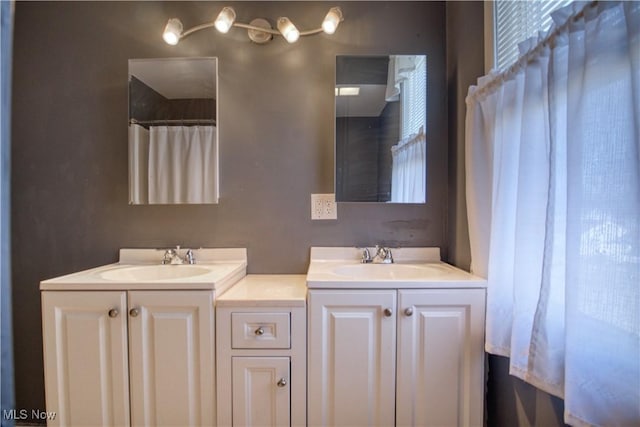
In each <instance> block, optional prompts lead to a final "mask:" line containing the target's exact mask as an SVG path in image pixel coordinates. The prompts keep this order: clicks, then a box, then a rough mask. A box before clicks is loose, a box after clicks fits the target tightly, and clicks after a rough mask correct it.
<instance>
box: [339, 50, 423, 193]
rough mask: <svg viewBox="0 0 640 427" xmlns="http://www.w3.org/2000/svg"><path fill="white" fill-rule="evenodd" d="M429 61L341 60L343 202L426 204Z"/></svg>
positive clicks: (414, 57) (396, 57) (387, 58)
mask: <svg viewBox="0 0 640 427" xmlns="http://www.w3.org/2000/svg"><path fill="white" fill-rule="evenodd" d="M426 97H427V57H426V56H425V55H386V56H362V55H359V56H350V55H349V56H348V55H344V56H343V55H339V56H337V57H336V86H335V101H336V106H335V126H336V138H335V161H336V164H335V171H336V180H335V191H336V201H338V202H382V203H425V201H426V165H427V155H426V132H427V129H426V118H427V107H426Z"/></svg>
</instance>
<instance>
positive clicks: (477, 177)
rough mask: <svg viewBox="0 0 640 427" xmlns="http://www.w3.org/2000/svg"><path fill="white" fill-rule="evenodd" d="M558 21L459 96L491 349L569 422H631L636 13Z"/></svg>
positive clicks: (638, 408)
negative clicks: (507, 66)
mask: <svg viewBox="0 0 640 427" xmlns="http://www.w3.org/2000/svg"><path fill="white" fill-rule="evenodd" d="M553 19H554V22H555V25H554V26H553V27H552V28H551V30H550V32H549V34H541V35H540V36H539V37H538V39H537V40H529V41H527V42H526V43H523V44H522V45H521V52H522V54H523V55H525V58H524V59H523V60H521V61H519V63H518V64H517V65H516V66H514V67H513V68H512V69H511V70H510V71H509V72H507V73H505V74H502V75H489V76H487V77H485V78H482V79H480V80H479V81H478V86H477V87H472V88H470V90H469V96H468V98H467V106H468V110H467V122H466V131H467V132H466V137H467V141H466V159H467V169H466V170H467V203H468V207H469V209H468V214H469V227H470V240H471V253H472V269H473V271H474V272H475V273H477V274H480V275H482V276H484V277H487V278H488V290H487V292H488V295H487V297H488V299H487V329H486V331H487V332H486V334H487V335H486V349H487V351H489V352H491V353H494V354H500V355H504V356H508V357H509V358H510V363H511V373H512V374H513V375H516V376H518V377H520V378H522V379H524V380H525V381H528V382H530V383H532V384H534V385H535V386H537V387H539V388H541V389H542V390H545V391H547V392H549V393H552V394H554V395H556V396H559V397H562V398H564V399H565V421H566V422H567V423H569V424H571V425H599V426H618V425H619V426H622V425H638V424H639V423H640V114H639V113H640V2H598V3H593V4H589V5H585V3H584V2H581V3H574V4H572V5H570V6H568V7H566V8H563V9H561V10H559V11H556V12H555V13H554V14H553ZM543 39H546V41H549V43H541V42H542V41H543Z"/></svg>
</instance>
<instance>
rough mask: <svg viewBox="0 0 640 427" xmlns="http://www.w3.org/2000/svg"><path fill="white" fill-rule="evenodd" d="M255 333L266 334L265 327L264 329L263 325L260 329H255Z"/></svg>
mask: <svg viewBox="0 0 640 427" xmlns="http://www.w3.org/2000/svg"><path fill="white" fill-rule="evenodd" d="M254 333H255V334H256V335H258V336H260V335H264V329H262V326H260V327H259V328H258V329H256V330H255V332H254Z"/></svg>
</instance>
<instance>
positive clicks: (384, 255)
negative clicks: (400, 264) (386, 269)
mask: <svg viewBox="0 0 640 427" xmlns="http://www.w3.org/2000/svg"><path fill="white" fill-rule="evenodd" d="M375 258H380V260H381V261H380V262H381V263H382V264H393V254H392V253H391V249H389V248H386V247H384V246H378V245H376V255H375V256H374V259H375Z"/></svg>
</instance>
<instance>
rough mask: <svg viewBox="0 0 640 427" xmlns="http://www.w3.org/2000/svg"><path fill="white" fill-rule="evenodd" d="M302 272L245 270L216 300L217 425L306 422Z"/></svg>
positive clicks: (245, 426) (244, 426) (239, 426)
mask: <svg viewBox="0 0 640 427" xmlns="http://www.w3.org/2000/svg"><path fill="white" fill-rule="evenodd" d="M305 298H306V283H305V276H303V275H248V276H246V277H245V278H244V279H243V280H241V281H240V282H238V283H237V284H236V285H235V286H233V287H232V288H231V289H230V290H229V291H227V292H226V293H225V294H223V295H222V296H221V297H220V298H218V300H217V309H216V327H217V331H216V340H217V341H216V348H217V357H216V366H217V372H218V375H217V398H216V402H217V406H218V409H217V413H218V418H217V421H218V426H219V427H224V426H234V427H250V426H273V427H276V426H278V427H284V426H304V425H306V357H305V351H306V301H305Z"/></svg>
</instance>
